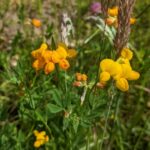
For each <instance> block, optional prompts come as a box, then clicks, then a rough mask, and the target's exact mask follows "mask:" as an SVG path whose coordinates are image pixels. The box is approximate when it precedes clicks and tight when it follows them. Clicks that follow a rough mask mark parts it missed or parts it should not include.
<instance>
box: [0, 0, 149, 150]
mask: <svg viewBox="0 0 150 150" xmlns="http://www.w3.org/2000/svg"><path fill="white" fill-rule="evenodd" d="M90 4H91V1H90V0H88V1H82V2H81V1H73V0H72V1H62V2H61V1H60V2H59V1H58V2H55V1H44V2H42V1H41V0H38V1H34V0H33V1H32V2H31V1H24V2H23V1H14V0H12V1H10V0H2V1H1V2H0V17H1V20H0V53H1V54H0V128H1V130H0V147H1V149H2V150H7V149H11V150H33V149H34V146H33V144H34V142H35V136H34V134H33V131H34V130H35V129H36V130H38V131H46V134H47V135H48V136H49V141H48V142H47V143H46V144H44V145H42V146H41V147H40V148H39V149H41V150H42V149H45V150H49V149H52V150H64V149H68V150H75V149H79V150H95V149H96V150H118V149H119V150H143V149H145V150H148V149H150V144H149V141H150V117H149V116H150V111H149V109H150V99H149V96H150V87H149V83H150V78H149V74H150V69H149V64H150V59H149V57H150V52H149V50H148V49H149V40H150V36H149V35H150V34H149V33H150V31H149V30H148V25H149V24H150V21H149V17H150V10H149V9H147V10H145V11H144V13H143V14H142V15H140V16H139V18H138V19H137V23H136V24H135V25H133V26H132V32H131V35H130V41H129V42H130V44H131V45H132V50H133V53H134V57H133V60H132V61H131V64H132V67H133V68H134V70H137V71H138V72H140V79H138V80H137V81H131V82H130V83H129V84H130V89H129V91H127V92H121V91H119V90H118V89H117V88H116V87H115V84H114V81H109V82H108V84H107V86H106V87H104V88H102V89H101V88H96V86H95V85H96V84H97V82H98V80H99V63H100V61H101V60H103V59H104V58H112V59H114V58H115V57H116V53H115V50H114V47H113V44H112V41H113V38H114V37H113V36H114V34H113V30H112V29H111V28H108V29H107V31H108V34H107V35H105V32H104V30H103V29H104V28H103V26H102V25H101V23H100V20H99V17H97V18H96V19H97V20H96V21H94V20H93V19H87V18H88V17H89V16H90V15H91V12H90V10H89V6H90ZM148 5H149V1H148V0H144V1H142V3H141V1H137V2H136V4H135V8H134V13H133V16H138V15H139V14H141V12H142V11H143V10H144V9H145V8H146V7H147V6H148ZM63 12H67V13H68V15H69V17H70V18H71V21H72V24H73V27H74V28H73V29H74V32H73V34H71V35H69V37H68V41H69V45H70V46H71V47H73V48H75V49H76V50H77V52H78V55H77V56H76V58H73V59H70V60H69V63H70V66H71V67H70V69H68V70H67V71H63V70H61V69H60V68H59V66H57V65H56V66H57V67H56V69H55V71H54V72H52V73H50V74H49V75H45V74H44V72H43V71H39V72H38V73H36V71H35V70H34V69H33V68H32V63H33V58H32V56H31V52H32V51H33V50H35V49H37V48H39V47H40V45H41V43H42V42H46V43H48V46H49V48H51V49H55V47H57V43H58V42H60V41H61V40H60V36H61V32H60V29H61V27H60V23H61V20H60V16H61V15H62V13H63ZM32 18H38V19H40V20H41V22H42V26H41V27H40V28H36V27H34V26H33V25H32V24H31V19H32ZM71 27H72V26H71ZM71 29H72V28H71ZM109 31H110V32H109ZM110 33H112V34H111V35H110ZM76 72H81V73H85V74H86V75H87V76H88V84H87V85H84V86H83V87H74V86H73V82H74V81H75V80H76V79H75V73H76ZM84 94H85V95H84ZM81 97H82V98H83V99H84V102H83V105H81Z"/></svg>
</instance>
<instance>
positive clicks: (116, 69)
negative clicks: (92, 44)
mask: <svg viewBox="0 0 150 150" xmlns="http://www.w3.org/2000/svg"><path fill="white" fill-rule="evenodd" d="M100 68H101V70H102V71H106V72H108V73H109V74H110V75H111V76H115V75H117V74H121V72H122V69H121V65H120V64H119V63H118V62H115V61H113V60H112V59H103V60H102V61H101V62H100Z"/></svg>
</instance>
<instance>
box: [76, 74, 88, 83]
mask: <svg viewBox="0 0 150 150" xmlns="http://www.w3.org/2000/svg"><path fill="white" fill-rule="evenodd" d="M87 78H88V77H87V75H86V74H81V73H76V79H77V81H87Z"/></svg>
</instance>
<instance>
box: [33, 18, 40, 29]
mask: <svg viewBox="0 0 150 150" xmlns="http://www.w3.org/2000/svg"><path fill="white" fill-rule="evenodd" d="M32 24H33V25H34V26H35V27H37V28H39V27H41V25H42V23H41V21H40V20H39V19H36V18H34V19H32Z"/></svg>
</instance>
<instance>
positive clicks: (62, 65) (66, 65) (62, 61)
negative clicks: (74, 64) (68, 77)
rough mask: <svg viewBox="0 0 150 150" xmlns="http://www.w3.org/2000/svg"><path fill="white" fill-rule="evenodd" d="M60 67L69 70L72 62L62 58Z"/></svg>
mask: <svg viewBox="0 0 150 150" xmlns="http://www.w3.org/2000/svg"><path fill="white" fill-rule="evenodd" d="M59 67H60V68H61V69H63V70H67V69H68V68H69V67H70V64H69V62H68V61H67V60H66V59H61V60H60V61H59Z"/></svg>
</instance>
